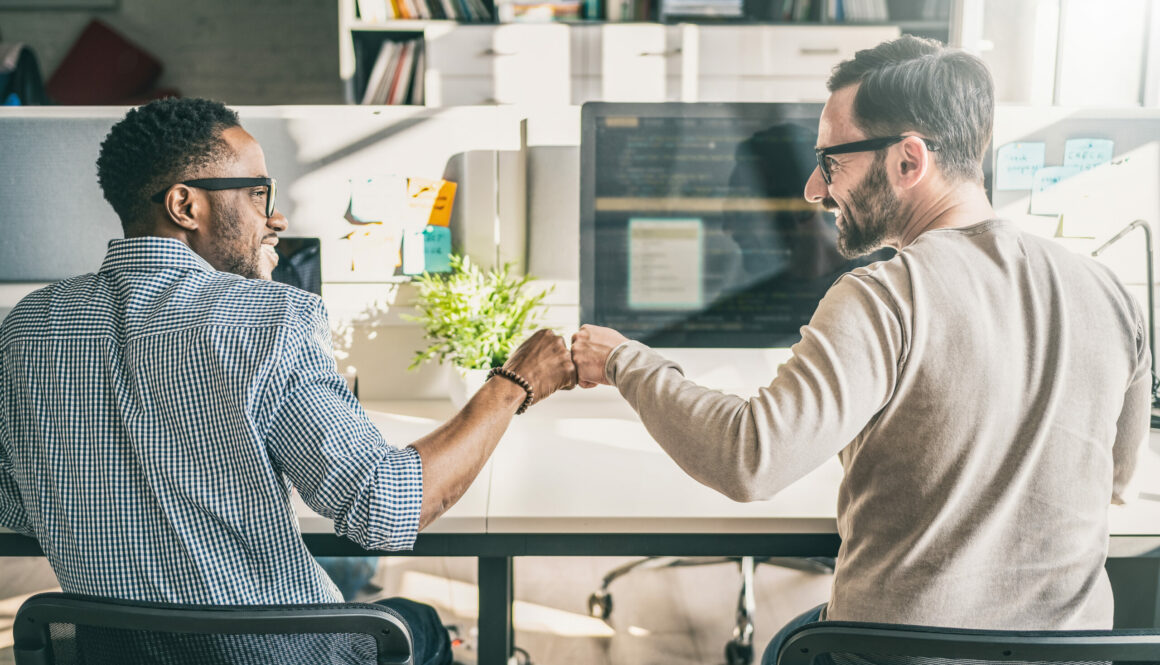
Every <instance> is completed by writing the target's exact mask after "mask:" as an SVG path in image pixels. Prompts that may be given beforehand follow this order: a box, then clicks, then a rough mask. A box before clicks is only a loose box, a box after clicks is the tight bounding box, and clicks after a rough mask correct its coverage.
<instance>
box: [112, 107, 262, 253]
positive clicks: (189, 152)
mask: <svg viewBox="0 0 1160 665" xmlns="http://www.w3.org/2000/svg"><path fill="white" fill-rule="evenodd" d="M239 126H241V125H240V123H239V122H238V114H237V113H235V112H233V111H231V110H230V109H228V108H226V106H225V105H224V104H222V103H220V102H215V101H210V100H208V99H175V98H168V99H162V100H158V101H154V102H150V103H148V104H146V105H145V106H141V107H138V108H135V109H132V110H130V111H129V112H128V113H127V114H126V115H125V117H124V118H123V119H122V120H121V121H120V122H118V123H117V124H115V125H113V128H112V129H111V130H109V134H108V135H107V136H106V137H105V140H104V142H102V143H101V152H100V156H98V157H97V180H98V181H99V182H100V183H101V191H102V192H104V195H105V200H107V201H108V202H109V204H110V205H112V206H113V210H115V211H116V213H117V216H118V217H120V218H121V227H122V228H123V229H124V231H125V236H126V237H131V236H135V235H146V234H148V233H149V232H150V231H151V230H152V228H151V224H150V220H149V204H150V201H149V198H150V197H151V196H152V195H153V194H155V193H157V192H158V191H161V190H163V189H165V188H166V187H167V186H169V185H172V184H174V183H177V182H180V181H182V180H185V179H188V178H190V177H191V176H193V175H194V174H195V172H196V171H197V170H199V169H201V168H204V167H205V166H206V165H208V164H212V163H214V162H216V161H218V160H220V159H222V158H223V157H225V156H227V155H228V154H229V152H230V148H229V146H228V145H227V144H226V142H225V140H224V139H222V138H221V133H222V131H223V130H225V129H228V128H230V127H239Z"/></svg>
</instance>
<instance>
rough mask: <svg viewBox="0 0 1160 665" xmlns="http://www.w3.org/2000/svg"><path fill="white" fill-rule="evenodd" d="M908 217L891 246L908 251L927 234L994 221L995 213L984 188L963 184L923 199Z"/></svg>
mask: <svg viewBox="0 0 1160 665" xmlns="http://www.w3.org/2000/svg"><path fill="white" fill-rule="evenodd" d="M905 217H906V219H907V221H906V224H905V226H904V227H903V228H902V230H901V231H900V232H899V234H898V235H897V237H896V238H895V239H894V242H892V243H890V244H891V245H892V246H893V247H894V248H895V249H902V248H903V247H906V246H907V245H909V244H910V243H912V242H914V241H915V240H916V239H917V238H918V237H919V236H920V235H922V234H923V233H926V232H927V231H933V230H935V229H953V228H959V227H963V226H970V225H971V224H977V223H979V222H982V221H985V220H988V219H992V218H994V217H995V209H994V208H992V207H991V202H990V201H988V200H987V193H986V192H985V191H984V190H983V188H982V187H981V186H979V185H978V184H976V183H972V182H964V183H960V184H958V185H955V186H951V187H948V188H947V189H945V190H943V191H942V192H939V193H938V194H937V195H934V196H930V197H925V198H922V199H920V200H919V201H918V202H916V203H915V204H914V205H913V206H911V208H910V214H909V215H906V216H905Z"/></svg>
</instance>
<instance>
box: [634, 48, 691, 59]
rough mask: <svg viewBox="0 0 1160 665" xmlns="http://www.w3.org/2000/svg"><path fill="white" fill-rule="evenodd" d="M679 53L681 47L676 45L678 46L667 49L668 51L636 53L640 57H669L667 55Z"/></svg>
mask: <svg viewBox="0 0 1160 665" xmlns="http://www.w3.org/2000/svg"><path fill="white" fill-rule="evenodd" d="M680 54H681V49H680V48H679V47H678V48H674V49H669V50H668V51H641V52H640V54H639V55H638V57H641V58H669V57H672V56H674V55H680Z"/></svg>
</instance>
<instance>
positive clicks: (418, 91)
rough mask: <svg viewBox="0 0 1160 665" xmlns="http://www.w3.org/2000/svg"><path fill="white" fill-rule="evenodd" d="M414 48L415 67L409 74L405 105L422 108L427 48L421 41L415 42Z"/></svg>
mask: <svg viewBox="0 0 1160 665" xmlns="http://www.w3.org/2000/svg"><path fill="white" fill-rule="evenodd" d="M415 48H416V50H417V52H416V55H415V67H414V68H413V71H412V74H411V92H410V94H408V95H407V103H408V104H415V105H417V106H422V105H423V104H425V103H426V97H425V95H426V90H425V86H426V84H427V82H426V80H425V79H426V78H427V56H426V53H427V48H426V46H425V45H424V43H423V42H422V41H421V40H416V41H415Z"/></svg>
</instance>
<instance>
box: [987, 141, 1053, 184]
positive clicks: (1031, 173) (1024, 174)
mask: <svg viewBox="0 0 1160 665" xmlns="http://www.w3.org/2000/svg"><path fill="white" fill-rule="evenodd" d="M1046 154H1047V144H1046V143H1043V142H1039V141H1034V142H1030V143H1008V144H1006V145H1003V146H1001V147H1000V148H999V156H998V158H997V159H996V160H995V189H997V190H998V189H1008V190H1009V189H1031V185H1032V181H1033V179H1034V177H1035V172H1036V171H1038V170H1040V169H1042V168H1043V161H1044V156H1045V155H1046Z"/></svg>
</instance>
